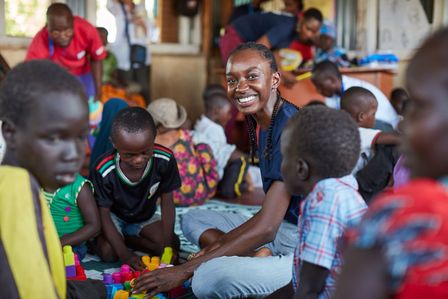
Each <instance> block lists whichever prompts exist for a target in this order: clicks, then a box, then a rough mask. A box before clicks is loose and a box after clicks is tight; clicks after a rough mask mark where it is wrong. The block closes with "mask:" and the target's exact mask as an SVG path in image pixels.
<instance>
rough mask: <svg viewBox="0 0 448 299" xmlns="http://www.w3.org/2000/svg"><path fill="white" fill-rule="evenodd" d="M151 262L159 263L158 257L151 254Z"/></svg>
mask: <svg viewBox="0 0 448 299" xmlns="http://www.w3.org/2000/svg"><path fill="white" fill-rule="evenodd" d="M151 264H156V265H157V266H158V265H160V257H158V256H153V257H152V258H151Z"/></svg>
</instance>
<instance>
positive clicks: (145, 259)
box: [142, 255, 151, 267]
mask: <svg viewBox="0 0 448 299" xmlns="http://www.w3.org/2000/svg"><path fill="white" fill-rule="evenodd" d="M142 263H143V265H145V266H146V267H148V265H149V264H150V263H151V258H150V257H149V256H147V255H144V256H142Z"/></svg>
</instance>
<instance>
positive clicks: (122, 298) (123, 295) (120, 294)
mask: <svg viewBox="0 0 448 299" xmlns="http://www.w3.org/2000/svg"><path fill="white" fill-rule="evenodd" d="M128 298H129V292H128V291H124V290H118V291H117V292H116V293H115V296H114V299H128Z"/></svg>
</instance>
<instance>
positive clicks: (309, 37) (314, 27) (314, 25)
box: [297, 7, 323, 44]
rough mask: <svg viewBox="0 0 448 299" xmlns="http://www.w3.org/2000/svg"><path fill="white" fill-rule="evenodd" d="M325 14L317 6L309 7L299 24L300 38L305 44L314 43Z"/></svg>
mask: <svg viewBox="0 0 448 299" xmlns="http://www.w3.org/2000/svg"><path fill="white" fill-rule="evenodd" d="M322 21H323V16H322V13H321V12H320V10H318V9H317V8H313V7H312V8H308V9H307V10H305V11H304V13H303V16H302V17H301V18H300V19H299V22H298V24H297V32H298V34H299V40H300V41H301V42H302V43H305V44H313V43H315V42H316V39H317V37H318V36H319V32H320V26H321V25H322Z"/></svg>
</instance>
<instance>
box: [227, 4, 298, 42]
mask: <svg viewBox="0 0 448 299" xmlns="http://www.w3.org/2000/svg"><path fill="white" fill-rule="evenodd" d="M296 23H297V19H296V17H292V16H288V15H281V14H275V13H271V12H269V13H254V14H251V15H247V16H243V17H240V18H238V19H236V20H235V21H234V22H233V23H232V26H233V28H234V29H235V30H236V32H238V34H239V36H240V37H241V39H242V40H244V41H245V42H249V41H257V40H258V39H259V38H260V37H262V36H263V35H267V37H268V39H269V42H270V43H271V45H272V49H279V48H286V47H288V46H289V44H290V43H291V41H292V40H293V39H294V36H295V32H296V30H295V29H296Z"/></svg>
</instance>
